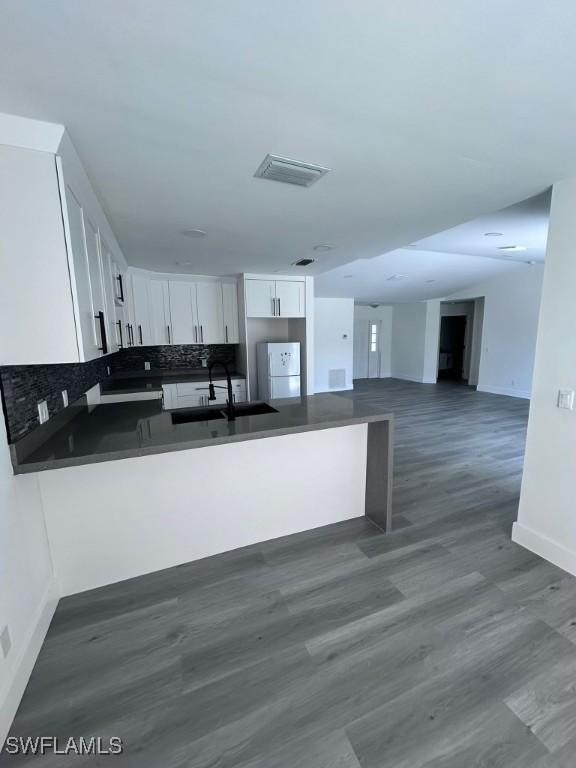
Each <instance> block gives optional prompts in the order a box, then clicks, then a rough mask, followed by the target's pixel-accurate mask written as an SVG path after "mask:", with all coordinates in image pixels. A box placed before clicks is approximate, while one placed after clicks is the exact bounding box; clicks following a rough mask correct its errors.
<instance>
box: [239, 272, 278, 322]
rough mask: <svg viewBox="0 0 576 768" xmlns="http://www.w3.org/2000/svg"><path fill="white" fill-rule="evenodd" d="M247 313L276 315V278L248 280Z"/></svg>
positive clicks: (246, 285)
mask: <svg viewBox="0 0 576 768" xmlns="http://www.w3.org/2000/svg"><path fill="white" fill-rule="evenodd" d="M245 287H246V314H247V316H248V317H275V316H276V310H275V306H276V282H275V281H274V280H253V279H252V278H250V279H248V280H246V283H245Z"/></svg>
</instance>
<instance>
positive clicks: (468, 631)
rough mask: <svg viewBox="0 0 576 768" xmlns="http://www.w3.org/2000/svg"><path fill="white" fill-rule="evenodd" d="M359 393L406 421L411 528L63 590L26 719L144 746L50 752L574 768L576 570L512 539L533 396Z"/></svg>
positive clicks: (402, 497)
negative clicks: (575, 573) (72, 592)
mask: <svg viewBox="0 0 576 768" xmlns="http://www.w3.org/2000/svg"><path fill="white" fill-rule="evenodd" d="M343 396H345V397H357V398H360V399H362V400H364V401H366V402H367V403H371V404H374V405H376V406H381V407H383V408H385V409H386V410H387V411H388V410H393V411H394V412H395V413H396V414H397V430H396V475H395V492H394V496H395V498H394V500H395V511H396V514H395V524H396V526H397V530H396V532H395V533H393V534H392V535H390V536H384V535H382V534H381V533H380V531H379V530H377V529H376V528H374V527H372V526H371V525H370V524H369V523H367V522H366V521H365V520H364V519H356V520H352V521H349V522H346V523H340V524H337V525H333V526H328V527H326V528H322V529H316V530H314V531H310V532H307V533H303V534H297V535H295V536H290V537H286V538H283V539H278V540H274V541H270V542H266V543H264V544H261V545H256V546H252V547H248V548H245V549H242V550H237V551H234V552H231V553H228V554H225V555H221V556H217V557H213V558H209V559H207V560H204V561H200V562H196V563H191V564H189V565H185V566H181V567H178V568H173V569H170V570H167V571H163V572H160V573H155V574H152V575H150V576H146V577H143V578H139V579H134V580H131V581H127V582H123V583H121V584H117V585H113V586H111V587H106V588H103V589H99V590H95V591H93V592H89V593H84V594H81V595H78V596H74V597H71V598H68V599H66V600H63V601H62V602H61V604H60V606H59V608H58V611H57V613H56V616H55V618H54V621H53V624H52V626H51V628H50V631H49V633H48V637H47V639H46V642H45V644H44V647H43V649H42V651H41V654H40V657H39V659H38V662H37V664H36V667H35V669H34V673H33V675H32V678H31V680H30V683H29V686H28V689H27V691H26V694H25V696H24V699H23V701H22V704H21V706H20V709H19V712H18V715H17V717H16V720H15V722H14V726H13V729H12V733H13V734H15V735H38V734H45V735H46V734H48V735H58V736H60V737H62V738H65V737H68V736H71V735H74V736H79V735H86V736H89V735H96V736H104V737H108V736H110V735H115V736H119V737H121V738H122V739H123V740H124V744H125V754H124V755H123V756H122V757H119V758H111V757H108V758H106V757H103V758H100V761H99V762H98V761H97V760H96V759H94V758H91V759H88V760H86V759H79V758H78V759H74V758H70V757H68V758H66V757H49V756H46V757H43V758H35V759H33V760H30V761H29V762H30V763H31V764H33V765H39V766H52V765H54V766H60V765H62V766H70V765H74V766H76V765H85V764H87V765H108V764H110V765H122V766H135V767H136V766H138V768H148V767H150V766H154V767H155V768H156V767H158V768H170V767H174V768H184V766H188V767H190V768H208V767H210V768H420V767H423V766H427V767H428V768H474V766H476V767H479V766H483V767H487V766H491V767H494V768H497V767H499V766H502V768H504V767H505V768H574V766H575V765H576V579H574V578H572V577H570V576H567V575H566V574H565V573H564V572H562V571H560V570H559V569H557V568H555V567H554V566H552V565H550V564H548V563H546V562H545V561H543V560H541V559H539V558H538V557H536V556H534V555H532V554H530V553H529V552H527V551H526V550H524V549H522V548H520V547H518V546H516V545H514V544H512V543H511V541H510V535H509V534H510V527H511V524H512V521H513V520H514V519H515V515H516V510H517V503H518V493H519V487H520V479H521V471H522V457H523V449H524V437H525V429H526V421H527V413H528V403H527V402H525V401H522V400H516V399H512V398H506V397H499V396H495V395H488V394H482V393H476V392H474V391H473V390H471V389H469V388H467V387H464V386H456V385H450V384H443V385H438V386H434V385H419V384H411V383H407V382H400V381H394V380H387V381H382V382H379V381H371V382H357V384H356V388H355V390H354V392H350V393H346V394H344V395H343ZM0 762H1V764H2V765H5V764H6V765H12V764H18V765H23V764H27V762H26V761H25V760H23V759H21V758H18V759H14V758H8V757H6V756H4V757H3V758H0Z"/></svg>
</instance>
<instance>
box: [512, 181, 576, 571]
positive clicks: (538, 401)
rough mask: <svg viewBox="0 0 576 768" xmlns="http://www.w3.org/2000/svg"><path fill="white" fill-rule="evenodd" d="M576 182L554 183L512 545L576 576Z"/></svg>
mask: <svg viewBox="0 0 576 768" xmlns="http://www.w3.org/2000/svg"><path fill="white" fill-rule="evenodd" d="M575 210H576V179H567V180H565V181H561V182H559V183H558V184H555V185H554V189H553V193H552V208H551V215H550V231H549V235H548V247H547V252H546V267H545V270H544V284H543V291H542V309H541V313H540V325H539V328H538V340H537V345H536V361H535V369H534V385H533V392H532V402H531V405H530V418H529V422H528V438H527V444H526V457H525V461H524V476H523V480H522V493H521V497H520V509H519V514H518V522H517V523H515V524H514V529H513V536H512V537H513V539H514V541H517V542H518V543H520V544H523V545H524V546H525V547H527V548H528V549H530V550H532V551H534V552H536V553H537V554H539V555H541V556H542V557H545V558H547V559H548V560H551V561H552V562H553V563H555V564H556V565H558V566H560V567H561V568H565V569H566V570H567V571H569V572H570V573H572V574H574V575H576V517H575V511H576V503H575V499H576V411H570V410H561V409H559V408H557V407H556V403H557V395H558V390H559V389H560V388H568V389H571V390H574V389H576V333H575V332H574V328H575V325H576V302H575V300H574V295H575V292H576V258H575V257H574V242H575V240H576V218H575V216H574V211H575Z"/></svg>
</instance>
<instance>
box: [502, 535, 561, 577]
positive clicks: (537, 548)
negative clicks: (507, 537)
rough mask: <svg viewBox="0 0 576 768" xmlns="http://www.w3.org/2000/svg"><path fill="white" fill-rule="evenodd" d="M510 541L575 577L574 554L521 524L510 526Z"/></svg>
mask: <svg viewBox="0 0 576 768" xmlns="http://www.w3.org/2000/svg"><path fill="white" fill-rule="evenodd" d="M512 541H515V542H516V544H520V545H521V546H522V547H525V548H526V549H529V550H530V552H534V553H535V554H536V555H539V556H540V557H543V558H544V560H548V561H549V562H550V563H553V564H554V565H557V566H558V567H559V568H562V569H563V570H564V571H568V573H571V574H572V575H573V576H576V552H574V551H573V550H571V549H567V548H566V547H565V546H564V545H563V544H560V543H559V542H557V541H553V540H552V539H549V538H548V537H547V536H544V535H543V534H542V533H538V532H537V531H534V530H532V529H531V528H526V526H524V525H522V524H521V523H518V522H516V523H514V525H513V526H512Z"/></svg>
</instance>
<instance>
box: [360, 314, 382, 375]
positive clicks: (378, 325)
mask: <svg viewBox="0 0 576 768" xmlns="http://www.w3.org/2000/svg"><path fill="white" fill-rule="evenodd" d="M381 332H382V321H381V320H380V319H372V318H370V319H369V320H368V319H364V318H363V319H360V320H355V321H354V378H355V379H378V378H380V357H381V351H380V346H381V340H380V335H381Z"/></svg>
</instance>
